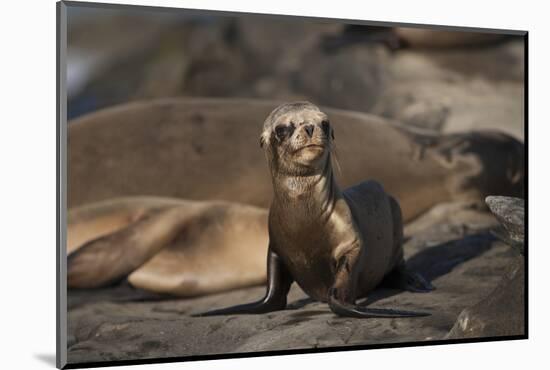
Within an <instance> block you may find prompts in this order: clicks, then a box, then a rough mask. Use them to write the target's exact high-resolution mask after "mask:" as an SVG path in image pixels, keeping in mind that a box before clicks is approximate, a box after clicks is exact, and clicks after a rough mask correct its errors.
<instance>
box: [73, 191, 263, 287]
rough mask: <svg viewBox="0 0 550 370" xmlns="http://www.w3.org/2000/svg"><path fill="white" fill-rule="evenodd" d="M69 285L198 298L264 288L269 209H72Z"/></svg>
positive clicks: (163, 203) (106, 204)
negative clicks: (120, 285) (119, 285)
mask: <svg viewBox="0 0 550 370" xmlns="http://www.w3.org/2000/svg"><path fill="white" fill-rule="evenodd" d="M68 220H69V223H68V228H67V229H68V230H67V235H68V253H69V255H68V262H67V283H68V286H69V287H70V288H96V287H101V286H105V285H109V284H111V283H113V282H116V281H118V280H120V279H123V278H125V277H127V276H128V281H129V282H130V283H131V284H132V285H133V286H135V287H137V288H141V289H146V290H149V291H153V292H157V293H167V294H172V295H178V296H186V297H189V296H196V295H203V294H209V293H215V292H218V291H226V290H229V289H235V288H240V287H248V286H251V285H256V284H260V283H263V282H264V281H265V259H266V255H267V242H268V235H267V210H265V209H261V208H257V207H254V206H249V205H242V204H234V203H228V202H220V201H217V202H214V201H210V202H201V201H185V200H180V199H171V198H160V197H128V198H117V199H114V200H108V201H103V202H97V203H94V204H90V205H87V206H83V207H78V208H76V209H72V210H71V211H70V212H69V217H68Z"/></svg>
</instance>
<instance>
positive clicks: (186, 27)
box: [67, 6, 524, 139]
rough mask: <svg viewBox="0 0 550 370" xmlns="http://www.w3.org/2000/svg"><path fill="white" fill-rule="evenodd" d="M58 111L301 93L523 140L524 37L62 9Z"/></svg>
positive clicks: (410, 120)
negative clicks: (63, 53) (62, 89)
mask: <svg viewBox="0 0 550 370" xmlns="http://www.w3.org/2000/svg"><path fill="white" fill-rule="evenodd" d="M68 19H69V25H68V54H67V55H68V59H67V74H68V75H67V85H68V117H69V119H71V118H76V117H78V116H81V115H84V114H86V113H89V112H92V111H95V110H98V109H101V108H105V107H109V106H113V105H116V104H121V103H125V102H129V101H134V100H143V99H152V98H161V97H174V96H203V97H247V98H266V99H277V100H285V101H287V100H297V99H307V100H309V101H311V102H313V103H315V104H319V105H324V106H330V107H335V108H341V109H348V110H354V111H361V112H367V113H372V114H376V115H379V116H383V117H385V118H389V119H390V120H395V121H399V122H401V123H404V124H407V125H410V126H415V127H420V128H424V129H428V130H433V131H438V132H457V131H464V130H469V129H483V128H495V129H500V130H502V131H505V132H507V133H509V134H512V135H513V136H515V137H517V138H519V139H523V130H524V127H523V125H524V122H523V117H524V41H523V37H521V36H511V35H503V34H491V33H470V32H457V31H454V32H450V31H430V30H426V29H414V28H390V27H374V26H363V25H351V24H343V23H336V22H334V21H329V20H312V19H303V18H294V17H284V18H282V17H273V16H252V15H245V16H226V15H218V14H216V13H212V12H211V13H208V14H207V13H200V12H195V11H193V12H191V11H185V10H182V11H171V12H168V11H160V10H157V11H151V10H150V9H147V10H143V9H142V10H140V9H139V8H125V9H95V8H91V7H77V6H71V7H69V8H68Z"/></svg>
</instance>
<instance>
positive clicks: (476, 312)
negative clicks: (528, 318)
mask: <svg viewBox="0 0 550 370" xmlns="http://www.w3.org/2000/svg"><path fill="white" fill-rule="evenodd" d="M524 287H525V267H524V260H523V256H518V257H516V258H515V259H514V261H513V262H512V263H511V265H510V267H509V270H508V271H507V273H506V274H505V275H504V277H503V278H502V280H501V281H500V283H499V284H498V286H497V287H496V288H495V290H493V292H492V293H491V294H490V295H489V296H488V297H487V298H485V299H483V300H481V301H480V302H479V303H477V304H476V305H474V306H472V307H470V308H467V309H465V310H464V311H462V312H461V313H460V315H459V316H458V319H457V321H456V323H455V325H454V326H453V328H452V329H451V331H450V332H449V334H448V335H447V336H446V338H448V339H457V338H481V337H497V336H512V335H524V334H525V299H524Z"/></svg>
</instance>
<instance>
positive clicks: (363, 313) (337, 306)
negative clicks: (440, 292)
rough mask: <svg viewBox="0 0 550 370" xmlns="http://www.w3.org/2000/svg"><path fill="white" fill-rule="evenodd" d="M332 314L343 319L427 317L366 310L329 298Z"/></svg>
mask: <svg viewBox="0 0 550 370" xmlns="http://www.w3.org/2000/svg"><path fill="white" fill-rule="evenodd" d="M328 304H329V307H330V309H331V311H332V312H334V313H335V314H337V315H339V316H344V317H357V318H376V317H422V316H429V315H430V314H429V313H427V312H415V311H404V310H392V309H387V308H367V307H363V306H358V305H355V304H347V303H344V302H342V301H339V300H337V299H335V298H334V297H332V296H330V297H329V301H328Z"/></svg>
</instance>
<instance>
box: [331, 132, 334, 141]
mask: <svg viewBox="0 0 550 370" xmlns="http://www.w3.org/2000/svg"><path fill="white" fill-rule="evenodd" d="M330 137H332V140H334V130H332V131H331V132H330Z"/></svg>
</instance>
